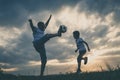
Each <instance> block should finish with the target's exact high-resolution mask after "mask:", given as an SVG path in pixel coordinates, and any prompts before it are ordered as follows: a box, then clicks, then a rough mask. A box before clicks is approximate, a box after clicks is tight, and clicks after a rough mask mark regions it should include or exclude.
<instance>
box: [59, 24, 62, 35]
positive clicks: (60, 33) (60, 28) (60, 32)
mask: <svg viewBox="0 0 120 80" xmlns="http://www.w3.org/2000/svg"><path fill="white" fill-rule="evenodd" d="M58 36H59V37H61V36H62V26H60V27H59V29H58Z"/></svg>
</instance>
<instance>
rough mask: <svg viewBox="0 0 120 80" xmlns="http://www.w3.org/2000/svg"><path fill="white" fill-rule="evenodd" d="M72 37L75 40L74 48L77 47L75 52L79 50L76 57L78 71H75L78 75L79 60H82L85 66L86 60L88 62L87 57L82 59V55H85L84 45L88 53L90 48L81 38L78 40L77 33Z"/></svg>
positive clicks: (79, 70) (78, 35)
mask: <svg viewBox="0 0 120 80" xmlns="http://www.w3.org/2000/svg"><path fill="white" fill-rule="evenodd" d="M73 37H74V39H75V40H76V46H77V49H76V50H75V52H77V51H78V50H79V55H78V57H77V63H78V69H77V72H76V73H80V72H81V69H80V68H81V60H84V64H87V60H88V58H87V57H84V58H83V56H84V54H85V53H86V48H85V45H84V44H86V46H87V49H88V51H90V48H89V46H88V44H87V42H85V41H84V40H83V39H82V38H80V33H79V31H74V32H73Z"/></svg>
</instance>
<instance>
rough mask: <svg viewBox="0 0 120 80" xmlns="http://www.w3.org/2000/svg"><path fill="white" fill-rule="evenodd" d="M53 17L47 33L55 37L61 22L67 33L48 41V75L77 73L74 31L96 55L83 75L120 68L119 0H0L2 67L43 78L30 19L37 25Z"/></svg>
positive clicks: (46, 72) (93, 54) (91, 57)
mask: <svg viewBox="0 0 120 80" xmlns="http://www.w3.org/2000/svg"><path fill="white" fill-rule="evenodd" d="M50 14H52V19H51V21H50V23H49V26H48V28H47V30H46V33H56V32H57V30H58V27H59V26H60V25H61V24H64V25H66V26H67V28H68V30H67V32H66V33H65V34H63V36H62V37H61V38H59V37H58V38H54V39H51V40H50V41H49V42H47V43H46V50H47V57H48V63H47V68H46V71H45V74H59V73H60V72H62V73H65V72H74V71H75V70H76V68H77V63H76V58H77V55H78V53H75V52H74V50H75V49H76V45H75V40H74V39H73V37H72V32H73V31H74V30H79V31H80V33H81V37H82V38H83V39H84V40H85V41H86V42H88V44H89V46H90V48H91V52H88V53H87V54H86V55H85V56H88V57H89V62H88V64H87V65H83V64H82V70H83V71H98V70H101V67H102V68H103V69H106V66H105V65H106V64H109V65H111V66H112V67H115V66H117V65H120V60H119V59H120V0H0V67H2V69H3V70H4V71H5V72H9V73H14V74H26V75H29V74H35V75H38V74H39V71H40V70H39V68H40V64H41V63H40V57H39V54H38V53H37V52H36V51H35V49H34V48H33V45H32V40H33V37H32V31H31V29H30V26H29V23H28V19H30V18H31V19H32V20H33V23H34V25H35V26H36V24H37V22H39V21H44V22H45V21H46V20H47V19H48V17H49V15H50Z"/></svg>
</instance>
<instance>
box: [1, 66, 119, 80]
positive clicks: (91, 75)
mask: <svg viewBox="0 0 120 80" xmlns="http://www.w3.org/2000/svg"><path fill="white" fill-rule="evenodd" d="M0 80H120V68H117V69H114V70H110V71H102V72H86V73H81V74H74V73H71V74H61V75H47V76H44V77H39V76H15V75H11V74H0Z"/></svg>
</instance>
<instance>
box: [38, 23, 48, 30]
mask: <svg viewBox="0 0 120 80" xmlns="http://www.w3.org/2000/svg"><path fill="white" fill-rule="evenodd" d="M37 26H38V28H39V29H40V30H42V31H45V27H46V25H45V24H44V23H43V22H38V24H37Z"/></svg>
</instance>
